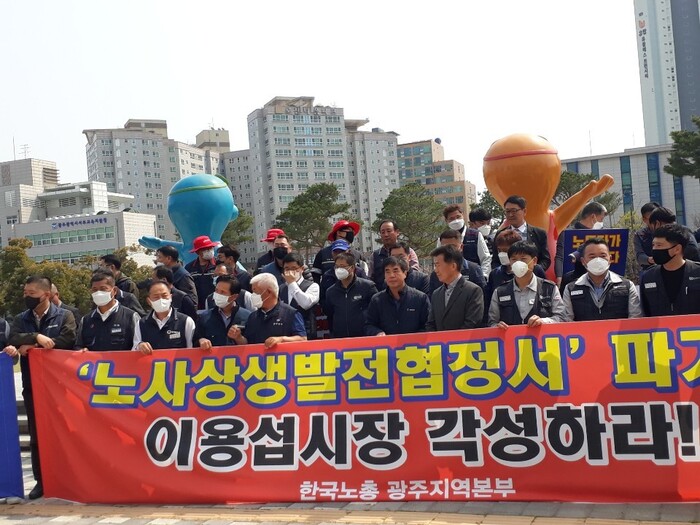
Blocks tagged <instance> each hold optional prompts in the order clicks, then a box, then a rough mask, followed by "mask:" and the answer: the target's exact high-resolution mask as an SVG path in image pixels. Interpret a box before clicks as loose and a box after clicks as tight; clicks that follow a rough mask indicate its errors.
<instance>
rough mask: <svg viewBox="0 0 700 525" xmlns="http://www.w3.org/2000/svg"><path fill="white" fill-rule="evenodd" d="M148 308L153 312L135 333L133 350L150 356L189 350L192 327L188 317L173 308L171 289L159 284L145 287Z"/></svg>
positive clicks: (192, 332) (141, 321) (161, 283)
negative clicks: (156, 353)
mask: <svg viewBox="0 0 700 525" xmlns="http://www.w3.org/2000/svg"><path fill="white" fill-rule="evenodd" d="M148 304H150V305H151V308H153V311H152V312H151V313H150V314H148V315H147V316H146V317H144V318H143V319H141V320H140V321H139V324H138V325H136V330H134V348H133V349H134V350H138V351H139V352H141V353H143V354H146V355H150V354H152V353H153V350H162V349H167V348H192V340H193V336H194V330H195V325H194V321H193V320H192V318H191V317H188V316H186V315H185V314H183V313H180V312H178V311H177V310H175V309H173V308H172V298H171V295H170V288H169V287H168V285H167V284H166V283H164V282H161V281H153V282H152V283H151V284H150V286H149V287H148Z"/></svg>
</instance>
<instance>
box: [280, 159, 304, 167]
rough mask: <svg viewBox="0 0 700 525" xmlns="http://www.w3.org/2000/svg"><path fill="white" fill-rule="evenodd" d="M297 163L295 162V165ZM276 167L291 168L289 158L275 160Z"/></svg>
mask: <svg viewBox="0 0 700 525" xmlns="http://www.w3.org/2000/svg"><path fill="white" fill-rule="evenodd" d="M298 165H299V163H298V162H297V166H298ZM277 167H278V168H291V167H292V161H291V160H278V161H277Z"/></svg>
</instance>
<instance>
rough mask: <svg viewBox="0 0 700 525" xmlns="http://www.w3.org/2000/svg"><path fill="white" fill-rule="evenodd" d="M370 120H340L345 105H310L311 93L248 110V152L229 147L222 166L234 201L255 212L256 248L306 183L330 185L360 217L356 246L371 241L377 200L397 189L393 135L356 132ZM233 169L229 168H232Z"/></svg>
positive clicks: (368, 244) (256, 249)
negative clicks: (361, 225) (359, 231)
mask: <svg viewBox="0 0 700 525" xmlns="http://www.w3.org/2000/svg"><path fill="white" fill-rule="evenodd" d="M367 122H368V121H366V120H362V121H357V120H345V116H344V113H343V109H342V108H336V107H330V106H315V105H314V99H313V97H275V98H273V99H272V100H271V101H269V102H268V103H267V104H265V105H264V106H263V107H262V108H260V109H256V110H255V111H253V112H252V113H251V114H250V115H248V139H249V144H250V150H246V151H240V152H234V153H226V154H223V157H222V166H223V168H222V172H223V173H224V174H225V176H226V177H227V178H228V179H229V181H230V183H231V187H232V190H233V194H234V197H235V199H236V202H237V203H238V204H240V206H241V207H242V208H243V209H246V210H249V211H250V212H251V214H252V215H253V218H254V235H255V239H256V240H255V241H254V243H253V245H252V246H251V247H247V246H244V247H243V248H244V250H245V252H244V253H245V255H246V259H247V260H250V259H251V257H250V254H248V253H247V251H248V250H253V251H254V252H256V253H257V252H259V251H261V250H262V249H263V248H264V247H263V246H261V245H260V243H259V242H258V240H259V239H262V238H264V237H265V233H266V232H267V230H268V228H270V227H271V226H272V224H274V222H275V219H276V217H277V215H279V214H280V213H282V211H284V209H285V208H286V207H287V205H288V204H289V203H290V202H291V201H292V200H293V199H294V198H295V197H296V196H297V195H299V194H300V193H301V192H303V191H304V190H306V189H307V188H308V187H309V186H311V185H313V184H317V183H321V182H330V183H333V184H335V185H336V186H337V187H338V189H339V191H340V197H339V200H340V202H348V203H350V204H351V208H350V214H351V215H352V216H353V217H356V218H358V219H360V220H361V221H362V222H363V234H362V235H361V236H360V239H359V242H358V243H357V244H356V246H357V248H358V249H360V250H362V251H370V250H371V249H372V247H373V244H372V235H371V232H370V231H369V229H370V227H371V224H372V221H374V220H375V219H376V216H377V213H378V212H379V210H380V209H381V205H382V201H383V200H384V198H386V196H387V195H388V194H389V192H390V191H391V190H392V189H394V188H397V187H398V176H397V170H396V143H397V140H396V134H395V133H392V132H389V133H386V132H383V131H381V130H379V129H376V128H375V129H374V130H372V131H371V132H367V131H359V130H358V127H359V126H361V125H364V124H366V123H367ZM231 170H234V171H231Z"/></svg>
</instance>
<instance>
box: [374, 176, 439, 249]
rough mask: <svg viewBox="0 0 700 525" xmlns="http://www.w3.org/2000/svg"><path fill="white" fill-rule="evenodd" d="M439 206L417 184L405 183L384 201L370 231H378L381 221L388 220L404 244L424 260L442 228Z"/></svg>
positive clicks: (436, 201) (437, 202)
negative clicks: (394, 226)
mask: <svg viewBox="0 0 700 525" xmlns="http://www.w3.org/2000/svg"><path fill="white" fill-rule="evenodd" d="M442 209H443V205H442V204H441V203H440V202H439V201H438V200H436V199H435V198H434V197H433V196H432V195H431V194H430V193H428V192H427V191H426V190H425V188H424V187H423V186H421V185H420V184H418V183H412V184H407V185H405V186H402V187H400V188H397V189H395V190H392V191H391V193H389V195H388V196H387V198H386V199H385V200H384V204H383V206H382V210H381V211H380V212H379V215H378V216H377V220H376V221H374V223H373V224H372V228H373V231H375V232H376V231H379V226H380V224H381V223H382V220H384V219H392V220H395V221H396V224H397V225H398V226H399V229H400V230H401V234H402V236H403V237H404V238H405V240H406V242H407V243H408V244H409V245H410V246H411V247H412V248H413V249H414V250H415V251H416V253H417V254H418V256H419V257H427V256H428V255H429V254H430V252H431V251H432V250H433V249H434V248H435V241H436V239H437V238H438V236H439V235H440V232H442V231H443V230H444V229H445V222H444V220H443V217H442Z"/></svg>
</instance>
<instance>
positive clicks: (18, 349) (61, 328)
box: [4, 275, 75, 499]
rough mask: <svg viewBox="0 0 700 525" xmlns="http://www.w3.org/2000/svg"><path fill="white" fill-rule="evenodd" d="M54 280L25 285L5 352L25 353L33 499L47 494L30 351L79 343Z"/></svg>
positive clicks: (24, 382) (36, 278) (23, 367)
mask: <svg viewBox="0 0 700 525" xmlns="http://www.w3.org/2000/svg"><path fill="white" fill-rule="evenodd" d="M50 299H51V280H50V279H49V278H48V277H42V276H39V275H34V276H31V277H28V278H27V280H26V281H25V284H24V304H25V306H26V307H27V309H26V310H25V311H24V312H22V313H21V314H19V315H18V316H16V317H15V318H14V320H13V321H12V326H11V327H10V335H9V337H8V339H7V343H8V346H6V347H5V348H4V352H5V353H6V354H8V355H9V356H10V357H12V358H16V357H17V356H22V359H20V368H21V370H22V395H23V397H24V406H25V407H26V409H27V419H28V421H29V450H30V452H31V456H32V471H33V473H34V479H36V485H35V486H34V488H33V489H32V490H31V492H30V493H29V499H37V498H40V497H42V496H43V495H44V486H43V484H42V481H41V463H40V461H39V442H38V441H37V429H36V418H35V416H34V396H33V393H32V379H31V374H30V368H29V360H28V358H27V352H29V351H32V350H31V349H32V348H35V347H41V348H48V349H51V348H55V349H64V350H72V349H73V346H74V345H75V317H73V314H72V313H71V312H69V311H68V310H65V309H63V308H59V307H58V306H56V305H55V304H52V303H51V300H50Z"/></svg>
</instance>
